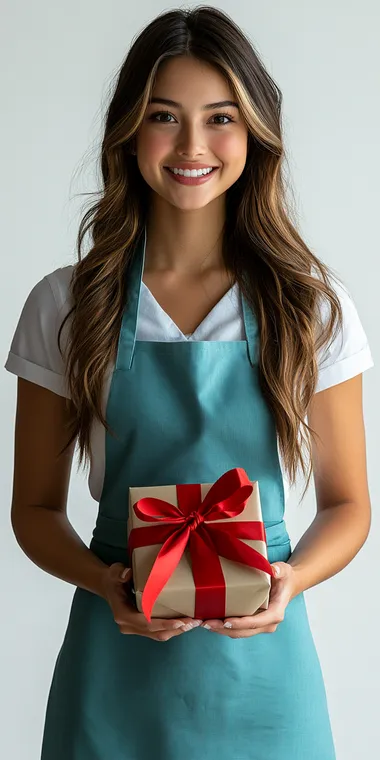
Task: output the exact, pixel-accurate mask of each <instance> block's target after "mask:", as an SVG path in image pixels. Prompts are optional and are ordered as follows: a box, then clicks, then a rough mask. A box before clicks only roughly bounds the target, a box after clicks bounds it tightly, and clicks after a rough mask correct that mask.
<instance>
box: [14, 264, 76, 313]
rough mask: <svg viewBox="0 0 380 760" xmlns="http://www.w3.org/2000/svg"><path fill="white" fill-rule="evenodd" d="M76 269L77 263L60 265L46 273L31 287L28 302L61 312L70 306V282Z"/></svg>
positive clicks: (41, 307)
mask: <svg viewBox="0 0 380 760" xmlns="http://www.w3.org/2000/svg"><path fill="white" fill-rule="evenodd" d="M74 269H75V264H69V265H67V266H64V267H58V269H54V271H52V272H48V273H47V274H45V275H44V276H43V277H42V278H41V279H40V280H39V281H38V282H37V283H36V284H35V285H34V286H33V287H32V289H31V291H30V293H29V296H28V298H27V301H26V303H28V301H29V302H30V304H31V305H33V304H35V305H36V306H37V307H38V308H39V309H41V310H42V309H44V308H45V309H48V310H52V309H53V310H54V307H55V308H56V309H57V310H58V312H60V311H61V310H62V309H63V308H65V307H67V309H69V308H70V303H71V293H70V283H71V278H72V275H73V272H74Z"/></svg>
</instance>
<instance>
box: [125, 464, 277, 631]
mask: <svg viewBox="0 0 380 760" xmlns="http://www.w3.org/2000/svg"><path fill="white" fill-rule="evenodd" d="M127 531H128V537H127V538H128V551H129V556H130V558H131V563H132V572H133V583H134V593H135V599H136V606H137V609H138V610H139V611H140V612H143V613H144V615H145V617H146V618H147V620H148V621H149V622H150V620H151V618H152V617H159V618H173V617H185V616H186V617H192V618H198V619H201V620H206V619H210V618H220V619H223V618H225V617H241V616H243V615H253V614H255V612H257V611H258V610H259V609H267V607H268V602H269V592H270V587H271V578H272V577H273V575H274V572H273V568H272V566H271V564H270V563H269V562H268V558H267V557H268V555H267V543H266V534H265V527H264V523H263V521H262V514H261V505H260V493H259V484H258V481H250V480H249V479H248V476H247V474H246V472H245V470H243V469H242V468H240V467H235V468H233V469H232V470H228V471H227V472H225V473H224V474H223V475H222V476H221V477H220V478H219V479H218V480H217V481H216V482H215V483H191V484H176V485H163V486H151V487H149V486H144V487H141V488H140V487H131V488H129V516H128V527H127Z"/></svg>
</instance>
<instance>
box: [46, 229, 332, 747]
mask: <svg viewBox="0 0 380 760" xmlns="http://www.w3.org/2000/svg"><path fill="white" fill-rule="evenodd" d="M145 245H146V230H145V229H144V231H143V234H142V235H141V238H140V241H139V244H138V246H137V247H136V250H135V254H134V257H133V263H132V267H131V274H130V278H129V283H128V305H127V307H126V309H125V311H124V315H123V321H122V326H121V331H120V337H119V345H118V353H117V360H116V365H115V369H114V372H113V376H112V382H111V388H110V393H109V398H108V404H107V421H108V423H109V425H110V426H111V428H112V430H114V431H115V433H116V434H117V437H116V438H115V437H112V436H111V435H109V434H106V467H105V479H104V485H103V491H102V495H101V499H100V503H99V513H98V517H97V522H96V526H95V528H94V532H93V537H92V540H91V543H90V548H91V549H92V551H93V552H94V553H95V554H96V555H97V556H98V557H100V558H101V559H102V560H103V561H104V562H106V563H107V564H112V563H113V562H123V563H125V564H128V565H129V564H130V560H129V557H128V554H127V548H126V540H127V511H128V488H129V486H144V485H147V486H153V485H166V484H169V483H171V484H174V483H201V482H205V483H212V482H214V481H215V480H217V478H219V477H220V475H222V473H223V472H225V471H227V470H230V469H231V468H233V467H243V468H244V469H245V471H246V473H247V475H248V477H249V479H250V480H258V482H259V488H260V499H261V507H262V514H263V520H264V524H265V529H266V535H267V543H268V559H269V561H270V562H271V563H272V562H275V561H276V560H279V561H285V562H286V561H287V559H288V558H289V556H290V554H291V545H290V540H289V536H288V533H287V530H286V526H285V522H284V519H283V517H284V490H283V480H282V472H281V468H280V462H279V458H278V450H277V437H276V429H275V426H274V422H273V418H272V416H271V414H270V412H269V410H268V407H267V405H266V403H265V401H264V398H263V395H262V393H261V390H260V387H259V374H258V365H257V355H258V352H257V348H258V328H257V323H256V320H255V317H254V315H253V312H252V311H251V310H250V308H249V306H248V303H247V302H246V301H245V299H244V298H243V299H242V305H243V313H244V325H245V331H246V336H247V340H240V341H180V342H158V341H139V340H136V325H137V316H138V308H139V299H140V289H141V279H142V273H143V271H144V261H145ZM41 758H42V760H196V759H198V758H200V760H334V759H335V752H334V745H333V739H332V734H331V728H330V720H329V714H328V707H327V703H326V694H325V688H324V683H323V678H322V673H321V668H320V663H319V659H318V655H317V652H316V649H315V645H314V641H313V637H312V634H311V631H310V628H309V622H308V617H307V611H306V607H305V601H304V596H303V594H299V595H298V596H296V597H295V598H294V599H293V600H292V601H291V602H290V604H289V605H288V607H287V609H286V614H285V619H284V620H283V622H281V623H280V624H279V626H278V628H277V630H276V631H275V632H273V633H267V634H264V633H263V634H258V635H256V636H252V637H250V638H244V639H232V638H230V637H228V636H222V635H219V634H217V633H213V632H212V631H207V630H206V629H204V628H195V629H193V630H192V631H189V632H187V633H182V634H181V635H180V636H176V637H174V638H172V639H170V640H169V641H167V642H160V641H156V640H153V639H149V638H147V637H144V636H138V635H131V634H122V633H121V632H120V630H119V628H118V626H117V624H116V623H115V621H114V619H113V615H112V612H111V609H110V607H109V605H108V604H107V602H106V601H105V600H104V599H102V598H101V597H99V596H97V595H96V594H92V593H90V592H88V591H85V590H84V589H81V588H77V589H76V590H75V593H74V597H73V602H72V607H71V612H70V617H69V621H68V626H67V630H66V634H65V637H64V641H63V644H62V647H61V649H60V652H59V654H58V658H57V662H56V666H55V670H54V675H53V680H52V684H51V688H50V693H49V698H48V704H47V711H46V720H45V728H44V736H43V747H42V756H41Z"/></svg>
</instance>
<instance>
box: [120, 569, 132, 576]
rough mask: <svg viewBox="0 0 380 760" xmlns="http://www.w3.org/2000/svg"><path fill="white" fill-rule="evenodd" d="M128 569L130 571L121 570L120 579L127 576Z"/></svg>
mask: <svg viewBox="0 0 380 760" xmlns="http://www.w3.org/2000/svg"><path fill="white" fill-rule="evenodd" d="M130 569H131V568H130V567H126V568H125V570H123V572H122V574H121V578H125V577H126V576H127V575H128V573H129V571H130Z"/></svg>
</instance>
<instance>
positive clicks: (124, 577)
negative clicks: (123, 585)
mask: <svg viewBox="0 0 380 760" xmlns="http://www.w3.org/2000/svg"><path fill="white" fill-rule="evenodd" d="M131 575H132V568H131V567H125V568H124V570H121V571H120V575H119V578H120V580H121V581H129V580H130V578H131Z"/></svg>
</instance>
